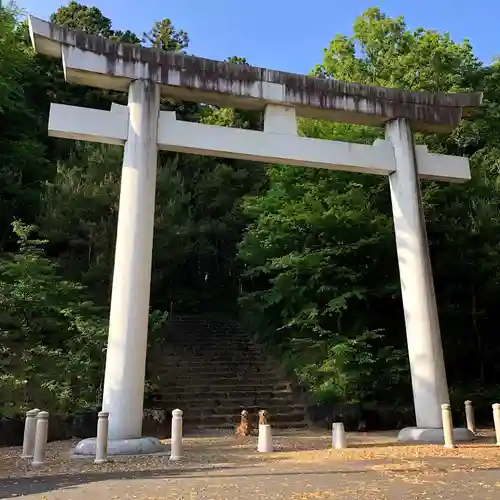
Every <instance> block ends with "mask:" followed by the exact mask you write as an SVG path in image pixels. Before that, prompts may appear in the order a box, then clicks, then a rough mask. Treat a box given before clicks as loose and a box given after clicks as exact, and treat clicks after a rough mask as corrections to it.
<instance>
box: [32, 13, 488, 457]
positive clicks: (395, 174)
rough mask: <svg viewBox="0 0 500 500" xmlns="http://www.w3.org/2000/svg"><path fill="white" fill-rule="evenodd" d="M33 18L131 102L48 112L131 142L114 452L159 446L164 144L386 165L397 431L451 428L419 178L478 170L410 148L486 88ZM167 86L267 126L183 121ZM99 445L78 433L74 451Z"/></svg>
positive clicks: (73, 74)
mask: <svg viewBox="0 0 500 500" xmlns="http://www.w3.org/2000/svg"><path fill="white" fill-rule="evenodd" d="M29 23H30V35H31V39H32V42H33V46H34V47H35V50H37V51H38V52H40V53H42V54H46V55H49V56H53V57H57V58H62V62H63V67H64V74H65V78H66V81H68V82H72V83H79V84H84V85H90V86H94V87H99V88H105V89H114V90H119V91H127V92H128V106H118V105H113V107H112V109H111V110H110V111H102V110H95V109H84V108H79V107H74V106H65V105H60V104H52V106H51V110H50V119H49V134H50V135H53V136H55V137H64V138H71V139H80V140H89V141H96V142H104V143H110V144H122V145H124V146H125V150H124V160H123V171H122V181H121V193H120V208H119V216H118V231H117V241H116V253H115V267H114V276H113V291H112V299H111V312H110V327H109V338H108V349H107V359H106V371H105V380H104V395H103V410H104V411H108V412H109V413H110V418H109V433H110V438H111V441H110V449H109V451H110V453H124V452H134V451H135V452H136V451H138V450H140V451H143V452H144V451H148V450H149V451H154V450H155V449H158V447H157V445H156V444H151V443H152V441H151V440H149V441H147V440H146V441H145V440H144V439H145V438H143V439H140V438H141V434H142V409H143V395H144V374H145V360H146V347H147V327H148V309H149V294H150V282H151V255H152V242H153V222H154V204H155V188H156V168H157V153H158V150H159V149H163V150H169V151H179V152H186V153H196V154H202V155H211V156H223V157H228V158H240V159H245V160H254V161H259V162H267V163H278V164H289V165H304V166H307V167H314V168H329V169H335V170H346V171H352V172H366V173H372V174H378V175H386V176H388V177H389V183H390V190H391V200H392V207H393V215H394V228H395V233H396V245H397V251H398V264H399V271H400V278H401V285H402V291H401V293H402V298H403V306H404V312H405V324H406V333H407V341H408V353H409V358H410V367H411V377H412V385H413V395H414V402H415V414H416V421H417V427H416V428H410V429H406V430H403V431H402V433H401V434H400V437H401V438H402V439H424V440H425V439H429V440H435V439H436V433H437V438H438V439H442V423H441V404H443V403H448V402H449V396H448V388H447V382H446V374H445V368H444V361H443V353H442V346H441V337H440V331H439V321H438V317H437V308H436V300H435V297H434V285H433V279H432V272H431V266H430V259H429V250H428V244H427V236H426V231H425V219H424V215H423V208H422V202H421V193H420V183H419V178H423V179H435V180H442V181H455V182H463V181H466V180H468V179H470V170H469V162H468V160H467V158H460V157H453V156H446V155H438V154H431V153H429V152H428V151H427V148H426V147H425V146H415V145H414V143H413V137H412V130H414V131H424V132H447V131H450V130H452V129H453V128H454V127H456V126H458V125H459V123H460V120H461V119H462V117H463V116H465V115H468V114H470V113H471V112H472V110H473V109H474V108H476V107H477V106H479V105H480V104H481V100H482V96H481V94H479V93H462V94H444V93H428V92H406V91H403V90H400V89H389V88H380V87H375V86H369V85H362V84H357V83H344V82H339V81H335V80H330V79H320V78H314V77H310V76H305V75H297V74H291V73H284V72H279V71H273V70H269V69H263V68H256V67H251V66H243V65H235V64H227V63H223V62H220V61H212V60H209V59H201V58H197V57H192V56H186V55H184V54H180V53H168V52H162V51H159V50H157V49H148V48H143V47H140V46H138V45H129V44H122V43H118V42H114V41H111V40H107V39H105V38H103V37H99V36H92V35H87V34H85V33H82V32H78V31H72V30H68V29H66V28H63V27H59V26H55V25H52V24H50V23H47V22H45V21H42V20H40V19H37V18H34V17H30V20H29ZM160 95H163V96H168V97H172V98H177V99H183V100H187V101H196V102H204V103H208V104H217V105H222V106H226V107H236V108H243V109H261V110H263V111H264V131H263V132H258V131H250V130H241V129H234V128H225V127H218V126H213V125H203V124H199V123H190V122H184V121H179V120H177V119H176V115H175V113H173V112H166V111H160ZM297 116H302V117H309V118H317V119H326V120H332V121H342V122H347V123H354V124H364V125H371V126H380V127H385V130H386V139H385V140H377V141H375V143H374V144H373V145H361V144H351V143H345V142H336V141H326V140H319V139H311V138H306V137H299V136H298V134H297V121H296V117H297ZM457 437H460V436H459V435H458V434H457ZM462 437H463V438H467V437H469V436H468V435H467V434H464V435H463V436H462ZM131 443H132V444H131ZM92 446H93V443H92V442H86V441H83V442H82V443H80V445H79V447H77V451H80V452H82V453H88V452H89V451H90V450H91V447H92Z"/></svg>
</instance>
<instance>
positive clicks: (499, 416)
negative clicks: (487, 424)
mask: <svg viewBox="0 0 500 500" xmlns="http://www.w3.org/2000/svg"><path fill="white" fill-rule="evenodd" d="M493 422H495V435H496V438H497V443H496V444H497V446H500V404H498V403H495V404H494V405H493Z"/></svg>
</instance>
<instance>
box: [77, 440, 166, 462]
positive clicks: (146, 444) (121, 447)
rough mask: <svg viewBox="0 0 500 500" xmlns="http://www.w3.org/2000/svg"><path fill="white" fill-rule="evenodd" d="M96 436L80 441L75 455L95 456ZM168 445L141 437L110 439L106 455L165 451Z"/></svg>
mask: <svg viewBox="0 0 500 500" xmlns="http://www.w3.org/2000/svg"><path fill="white" fill-rule="evenodd" d="M96 444H97V440H96V438H89V439H84V440H83V441H80V442H79V443H78V444H77V445H76V446H75V450H74V454H75V456H81V457H84V456H89V457H90V456H95V453H96ZM167 450H168V447H167V446H166V445H165V444H163V443H162V442H161V441H160V440H159V439H156V438H153V437H141V438H135V439H110V440H109V441H108V455H144V454H149V453H165V452H167Z"/></svg>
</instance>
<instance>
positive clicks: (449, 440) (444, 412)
mask: <svg viewBox="0 0 500 500" xmlns="http://www.w3.org/2000/svg"><path fill="white" fill-rule="evenodd" d="M441 417H442V420H443V434H444V447H445V448H455V441H454V439H453V420H452V418H451V406H450V405H449V404H443V405H441Z"/></svg>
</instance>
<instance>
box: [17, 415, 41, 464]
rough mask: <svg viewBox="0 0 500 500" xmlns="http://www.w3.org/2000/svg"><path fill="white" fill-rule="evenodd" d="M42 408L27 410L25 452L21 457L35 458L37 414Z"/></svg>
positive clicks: (24, 439)
mask: <svg viewBox="0 0 500 500" xmlns="http://www.w3.org/2000/svg"><path fill="white" fill-rule="evenodd" d="M39 411H40V410H39V409H38V408H35V409H34V410H29V411H27V412H26V420H25V421H24V437H23V452H22V455H21V458H33V448H34V447H35V433H36V416H37V415H38V412H39Z"/></svg>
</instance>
